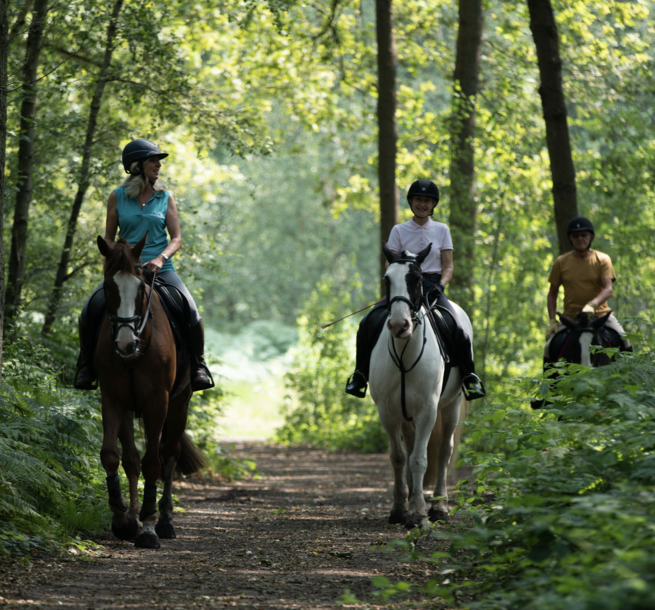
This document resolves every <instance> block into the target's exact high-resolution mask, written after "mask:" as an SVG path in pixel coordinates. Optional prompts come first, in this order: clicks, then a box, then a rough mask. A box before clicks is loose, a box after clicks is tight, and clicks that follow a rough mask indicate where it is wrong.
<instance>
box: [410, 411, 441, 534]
mask: <svg viewBox="0 0 655 610" xmlns="http://www.w3.org/2000/svg"><path fill="white" fill-rule="evenodd" d="M414 419H415V428H414V430H415V433H414V443H413V447H412V453H411V455H410V456H409V468H410V469H411V471H412V493H411V494H410V496H409V506H408V515H407V519H406V521H405V526H406V527H407V529H411V528H413V527H426V526H427V517H428V512H427V507H426V505H425V498H424V497H423V477H424V476H425V471H426V469H427V467H428V442H429V440H430V434H431V433H432V428H433V427H434V423H435V421H436V419H437V409H436V405H433V404H430V403H427V404H426V405H425V407H424V408H423V409H421V410H420V411H419V412H418V413H417V414H416V415H415V416H414Z"/></svg>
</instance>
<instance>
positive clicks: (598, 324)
mask: <svg viewBox="0 0 655 610" xmlns="http://www.w3.org/2000/svg"><path fill="white" fill-rule="evenodd" d="M611 315H612V312H611V311H608V312H607V313H606V314H605V315H604V316H601V317H600V318H596V319H595V320H594V321H593V322H592V323H591V326H592V327H593V328H600V327H601V326H604V325H605V322H607V320H608V318H609V317H610V316H611Z"/></svg>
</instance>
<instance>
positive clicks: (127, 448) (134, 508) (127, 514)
mask: <svg viewBox="0 0 655 610" xmlns="http://www.w3.org/2000/svg"><path fill="white" fill-rule="evenodd" d="M118 438H119V439H120V441H121V453H122V463H123V470H125V474H126V475H127V480H128V484H129V490H130V505H129V508H128V507H125V509H126V510H123V511H122V512H120V513H117V512H114V518H113V520H112V526H111V529H112V531H113V532H114V535H115V536H116V537H117V538H120V539H121V540H131V539H132V538H135V537H136V535H137V534H138V533H139V520H138V519H137V515H138V514H139V472H140V471H141V460H140V458H139V452H138V451H137V448H136V444H135V442H134V414H133V411H131V410H129V409H125V411H124V413H123V417H122V421H121V427H120V430H119V432H118ZM119 493H120V487H119ZM124 503H125V501H124V500H123V504H124Z"/></svg>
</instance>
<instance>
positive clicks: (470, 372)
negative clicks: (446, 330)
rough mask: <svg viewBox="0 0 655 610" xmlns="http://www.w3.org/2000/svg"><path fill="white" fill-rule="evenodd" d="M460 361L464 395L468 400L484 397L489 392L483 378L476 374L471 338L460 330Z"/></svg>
mask: <svg viewBox="0 0 655 610" xmlns="http://www.w3.org/2000/svg"><path fill="white" fill-rule="evenodd" d="M458 335H459V341H458V342H457V344H458V346H457V347H458V350H457V351H458V356H459V357H458V359H457V360H458V362H459V370H460V374H461V376H462V388H463V389H464V396H465V397H466V400H475V399H476V398H484V397H485V396H486V395H487V392H486V391H485V389H484V385H483V383H482V380H481V379H480V378H479V377H478V376H477V375H476V374H475V363H474V362H473V356H472V354H471V340H470V339H469V336H468V335H467V334H466V333H465V332H464V331H463V330H460V332H459V333H458Z"/></svg>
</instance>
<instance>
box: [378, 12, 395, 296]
mask: <svg viewBox="0 0 655 610" xmlns="http://www.w3.org/2000/svg"><path fill="white" fill-rule="evenodd" d="M375 20H376V30H377V43H378V182H379V185H380V237H381V238H382V241H387V240H388V239H389V234H390V233H391V229H392V228H393V227H394V225H397V224H398V188H397V186H396V141H397V139H398V126H397V124H396V64H397V63H398V57H397V55H396V43H395V41H394V37H393V4H392V0H376V2H375ZM385 263H386V258H385V257H384V254H383V253H382V249H381V248H380V271H381V275H384V273H385V271H386V265H385ZM382 294H383V295H384V294H385V292H384V283H382Z"/></svg>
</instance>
